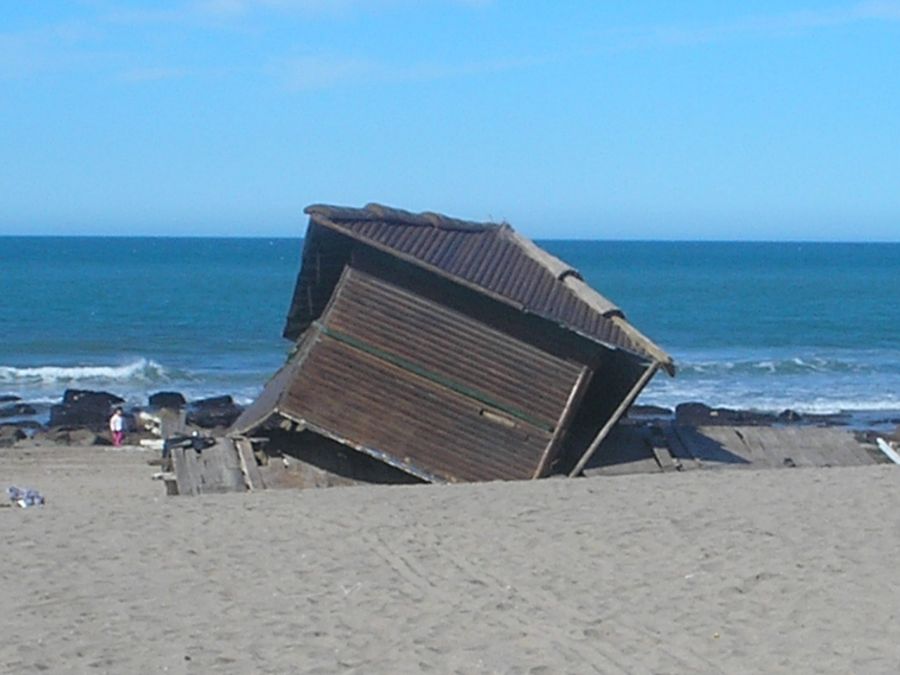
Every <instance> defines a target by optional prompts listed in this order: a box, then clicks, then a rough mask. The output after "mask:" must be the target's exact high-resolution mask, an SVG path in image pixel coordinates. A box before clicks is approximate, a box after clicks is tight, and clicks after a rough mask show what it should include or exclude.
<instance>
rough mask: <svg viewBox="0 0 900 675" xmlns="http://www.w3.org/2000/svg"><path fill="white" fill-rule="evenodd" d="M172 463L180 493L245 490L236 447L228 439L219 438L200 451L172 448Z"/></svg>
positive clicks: (192, 493)
mask: <svg viewBox="0 0 900 675" xmlns="http://www.w3.org/2000/svg"><path fill="white" fill-rule="evenodd" d="M172 462H173V464H174V468H175V478H176V481H177V483H178V494H180V495H199V494H205V493H210V492H243V491H244V490H245V489H246V487H245V484H244V474H243V472H242V471H241V464H240V459H239V458H238V453H237V450H236V449H235V447H234V444H233V443H232V442H231V441H230V440H228V439H219V440H218V442H217V443H216V444H215V445H213V446H211V447H209V448H204V449H203V450H200V451H197V450H194V449H193V448H190V447H189V448H173V449H172Z"/></svg>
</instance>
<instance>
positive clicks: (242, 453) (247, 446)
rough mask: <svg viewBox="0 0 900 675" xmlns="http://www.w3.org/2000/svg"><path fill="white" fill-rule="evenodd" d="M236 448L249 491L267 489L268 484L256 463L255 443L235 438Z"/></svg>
mask: <svg viewBox="0 0 900 675" xmlns="http://www.w3.org/2000/svg"><path fill="white" fill-rule="evenodd" d="M234 447H235V449H236V450H237V453H238V459H239V460H240V463H241V471H242V472H243V474H244V482H245V483H246V484H247V489H248V490H251V491H252V490H263V489H265V487H266V484H265V482H264V481H263V478H262V474H261V473H260V471H259V466H258V465H257V463H256V456H255V455H254V454H253V443H252V442H251V441H250V440H249V439H247V438H235V439H234Z"/></svg>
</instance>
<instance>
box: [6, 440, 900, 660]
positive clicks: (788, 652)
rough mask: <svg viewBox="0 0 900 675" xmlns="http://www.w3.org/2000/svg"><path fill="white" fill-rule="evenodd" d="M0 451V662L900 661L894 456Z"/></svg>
mask: <svg viewBox="0 0 900 675" xmlns="http://www.w3.org/2000/svg"><path fill="white" fill-rule="evenodd" d="M152 456H153V455H152V454H151V453H147V452H141V451H137V450H132V451H129V450H124V451H123V450H113V449H106V448H30V449H29V448H20V447H16V448H12V449H5V450H0V476H2V483H3V485H2V487H3V488H4V489H5V487H6V486H7V485H19V486H23V487H33V488H36V489H38V490H40V491H41V492H42V493H43V494H44V495H45V497H46V498H47V504H46V505H45V506H43V507H35V508H31V509H19V508H2V509H0V531H2V534H3V542H4V551H3V555H2V558H0V595H2V598H3V610H4V611H3V612H2V614H0V635H2V636H3V640H2V642H0V671H2V672H16V673H18V672H39V671H46V672H52V673H128V672H134V673H143V672H146V673H159V672H168V673H205V672H213V671H215V672H254V673H256V672H259V673H292V672H295V673H334V672H348V673H417V672H434V673H535V674H536V673H560V672H570V673H590V672H598V673H686V672H710V673H714V672H727V673H742V672H747V673H750V672H783V673H807V672H810V673H811V672H828V673H833V672H856V673H884V672H897V671H898V670H900V628H898V621H897V613H898V608H900V581H898V575H897V574H896V565H897V551H898V550H900V470H898V469H897V467H894V466H888V465H879V466H869V467H861V468H842V469H837V468H832V469H785V470H769V471H703V472H691V473H683V474H665V475H662V474H659V475H639V476H637V475H635V476H621V477H604V478H590V479H577V480H567V479H549V480H544V481H538V482H531V483H492V484H482V485H461V486H446V487H443V486H441V487H438V486H414V487H353V488H332V489H322V490H306V491H268V492H263V493H247V494H223V495H204V496H201V497H166V496H165V494H164V490H163V487H162V485H161V484H160V483H158V482H154V481H152V480H150V476H151V474H152V473H153V471H154V468H153V467H150V466H148V465H147V463H146V461H147V459H149V458H151V457H152Z"/></svg>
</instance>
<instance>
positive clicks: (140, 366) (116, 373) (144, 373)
mask: <svg viewBox="0 0 900 675" xmlns="http://www.w3.org/2000/svg"><path fill="white" fill-rule="evenodd" d="M171 380H172V373H170V372H169V371H168V370H167V369H166V368H164V367H163V366H162V365H160V364H159V363H157V362H156V361H153V360H150V359H138V360H136V361H132V362H131V363H126V364H124V365H121V366H32V367H14V366H0V385H2V386H5V387H16V386H21V385H32V386H33V385H54V384H72V383H76V382H83V383H94V384H98V383H103V384H107V385H112V384H121V385H129V384H161V383H165V382H169V381H171Z"/></svg>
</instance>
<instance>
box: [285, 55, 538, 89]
mask: <svg viewBox="0 0 900 675" xmlns="http://www.w3.org/2000/svg"><path fill="white" fill-rule="evenodd" d="M543 62H545V60H543V59H497V60H488V61H473V62H468V63H460V64H444V63H427V62H421V63H414V64H403V65H401V64H395V63H387V62H383V61H376V60H371V59H358V58H343V57H334V58H329V57H322V56H304V57H296V58H290V59H285V60H283V61H281V62H279V63H278V64H276V65H275V66H274V68H273V69H274V71H275V73H276V76H277V77H278V78H279V79H281V81H282V82H283V83H284V85H285V87H286V88H287V89H290V90H294V91H303V90H311V89H328V88H332V87H339V86H349V85H362V84H375V83H377V84H396V83H401V82H424V81H433V80H442V79H448V78H454V77H466V76H476V75H486V74H491V73H499V72H505V71H510V70H518V69H521V68H527V67H530V66H534V65H539V64H541V63H543Z"/></svg>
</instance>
